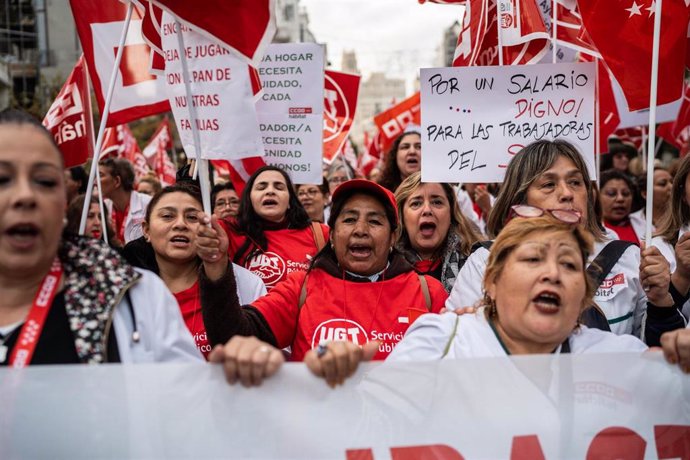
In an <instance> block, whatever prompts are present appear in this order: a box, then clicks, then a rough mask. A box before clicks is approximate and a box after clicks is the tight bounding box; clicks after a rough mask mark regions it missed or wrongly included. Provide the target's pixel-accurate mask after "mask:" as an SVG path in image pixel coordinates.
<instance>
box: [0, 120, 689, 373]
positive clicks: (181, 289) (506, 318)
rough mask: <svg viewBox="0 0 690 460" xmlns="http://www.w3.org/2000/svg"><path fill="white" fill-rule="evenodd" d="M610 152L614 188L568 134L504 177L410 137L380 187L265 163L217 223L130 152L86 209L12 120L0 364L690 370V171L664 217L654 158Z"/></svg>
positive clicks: (5, 176) (186, 182) (664, 178)
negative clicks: (537, 360)
mask: <svg viewBox="0 0 690 460" xmlns="http://www.w3.org/2000/svg"><path fill="white" fill-rule="evenodd" d="M611 150H612V151H611V154H610V155H608V156H607V157H606V158H607V161H610V162H611V164H610V165H609V166H610V168H608V169H607V170H605V171H603V172H602V174H601V176H600V179H599V188H597V183H596V181H592V180H591V178H590V176H589V172H588V170H587V167H586V165H585V162H584V160H583V158H582V156H581V154H580V152H578V151H577V150H576V149H575V148H574V147H573V146H572V145H570V144H568V143H567V142H564V141H539V142H535V143H533V144H530V145H528V146H526V147H524V148H523V149H522V150H521V151H520V152H519V153H517V154H516V155H515V156H514V157H513V158H512V160H511V162H510V163H509V164H508V167H507V170H506V175H505V179H504V182H503V183H502V184H446V183H426V182H423V181H422V177H421V174H420V169H421V155H422V149H421V136H420V134H419V132H418V131H416V130H414V129H409V130H408V131H407V132H405V133H403V134H402V135H401V136H400V137H399V138H398V139H396V140H395V142H394V143H393V145H392V148H391V150H390V152H388V153H387V155H386V156H385V158H384V159H383V161H382V164H381V165H380V167H376V168H375V169H376V170H377V171H376V174H375V176H378V182H376V181H372V180H368V179H367V178H362V177H357V174H356V172H355V171H354V170H353V169H352V168H351V167H350V166H349V165H348V164H347V163H345V162H342V161H335V162H334V163H332V164H331V165H330V166H329V167H328V168H327V170H325V171H324V176H323V180H322V181H321V182H319V183H317V184H299V185H296V186H295V185H293V183H292V181H291V179H290V177H289V175H288V174H286V173H285V172H284V171H282V170H281V169H279V168H277V167H273V166H266V167H263V168H260V169H259V170H257V171H256V172H255V173H254V174H252V176H251V177H250V178H249V180H248V181H247V183H246V186H245V187H244V190H242V191H240V193H238V192H237V191H236V190H235V188H234V186H233V185H232V183H231V182H222V181H220V182H218V183H217V184H216V185H215V186H214V187H213V191H212V196H211V203H212V214H210V215H207V214H205V213H204V212H203V211H202V209H203V207H202V202H203V200H202V197H201V192H200V191H199V188H198V186H197V184H196V183H195V182H194V181H192V180H191V179H180V178H178V183H176V184H174V185H170V186H167V187H161V184H160V182H158V180H157V179H156V178H155V177H148V176H146V177H142V178H140V179H139V180H138V181H137V180H136V179H135V174H134V170H133V168H132V165H131V164H129V162H127V161H126V160H124V159H104V160H101V161H100V163H99V173H100V183H99V185H98V187H96V189H97V190H96V191H95V193H94V196H92V197H86V196H85V195H84V192H85V189H86V182H87V181H88V177H87V175H86V173H85V172H84V169H83V168H79V167H77V168H70V169H67V170H65V168H64V167H63V164H62V156H61V154H60V151H59V149H58V148H57V146H56V145H55V143H54V141H53V139H52V137H51V135H50V134H49V133H48V132H47V131H46V130H45V129H44V128H43V127H42V126H41V124H40V123H38V122H36V121H35V120H33V119H32V118H31V117H29V116H28V115H26V114H24V113H22V112H17V111H5V112H2V113H0V205H1V207H0V216H1V217H0V291H2V293H3V295H2V299H0V364H1V365H13V366H21V365H26V364H67V363H106V362H123V363H129V362H162V361H200V362H203V359H204V358H206V359H207V360H209V361H211V362H213V363H222V365H223V367H224V370H225V373H226V376H227V378H228V380H229V381H230V382H234V381H237V380H239V381H241V382H242V383H243V384H245V385H256V384H259V383H261V381H262V380H263V379H264V378H267V377H270V376H271V375H273V374H274V373H275V372H277V371H278V369H279V368H280V365H281V363H282V362H283V361H284V360H285V359H289V360H292V361H304V362H305V363H306V365H307V366H308V367H309V369H311V371H312V372H313V373H314V374H316V375H317V376H319V377H323V378H324V379H326V381H327V382H328V383H329V384H331V385H335V384H338V383H342V382H343V381H344V379H346V378H347V377H348V376H349V375H351V374H352V373H353V372H354V371H355V369H356V368H357V365H358V363H359V362H360V361H362V360H369V359H374V360H379V359H380V360H382V359H388V360H398V361H399V360H405V361H414V360H438V359H450V358H455V357H482V356H506V355H518V354H538V353H606V352H616V351H630V352H644V351H646V350H647V348H648V347H656V346H660V347H661V348H662V349H663V353H664V355H665V357H666V359H667V361H668V362H669V363H671V364H678V365H680V367H681V369H682V370H683V371H684V372H688V373H690V329H689V328H688V318H689V317H690V300H689V298H690V232H688V231H687V229H688V228H690V227H689V225H690V206H689V205H688V203H689V202H690V192H688V190H689V187H688V184H687V180H688V174H689V173H690V158H688V157H685V158H684V159H682V160H680V163H679V164H678V165H677V168H676V172H675V174H673V175H672V174H671V172H670V171H668V170H666V169H664V168H662V167H661V166H658V167H656V168H655V169H654V171H653V175H652V177H651V180H653V181H654V184H653V185H654V200H653V207H652V208H653V209H651V210H649V209H645V202H644V198H645V192H646V190H645V189H646V175H638V176H635V175H633V174H632V173H631V168H630V165H631V160H632V159H633V158H634V157H635V156H636V151H635V149H634V148H630V147H628V146H625V145H624V144H615V145H613V146H612V149H611ZM99 194H100V197H99ZM102 200H103V202H104V203H105V204H104V206H103V207H101V206H100V205H99V203H100V202H101V201H102ZM85 204H86V205H88V214H87V215H86V229H85V231H83V232H82V233H83V234H82V235H79V224H80V221H81V211H82V209H83V207H84V206H85ZM647 213H651V214H652V220H653V224H654V229H655V236H654V238H653V240H652V241H651V242H647V244H645V241H644V221H645V216H646V215H647ZM104 233H105V234H104ZM104 237H105V238H104ZM104 240H105V241H107V243H106V242H105V241H104ZM46 299H47V300H46ZM40 302H43V303H47V305H48V306H47V308H39V307H40V305H39V303H40ZM28 323H31V325H32V328H31V329H32V330H31V331H28V330H27V329H28V328H27V326H26V325H27V324H28ZM36 325H38V329H36ZM36 330H37V331H38V332H36Z"/></svg>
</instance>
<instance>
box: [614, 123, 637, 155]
mask: <svg viewBox="0 0 690 460" xmlns="http://www.w3.org/2000/svg"><path fill="white" fill-rule="evenodd" d="M613 137H617V138H618V139H620V141H621V142H623V143H624V144H629V145H632V146H633V147H635V149H636V150H638V151H639V150H640V148H641V147H642V130H641V129H640V128H625V129H619V130H617V131H616V132H615V133H614V134H613Z"/></svg>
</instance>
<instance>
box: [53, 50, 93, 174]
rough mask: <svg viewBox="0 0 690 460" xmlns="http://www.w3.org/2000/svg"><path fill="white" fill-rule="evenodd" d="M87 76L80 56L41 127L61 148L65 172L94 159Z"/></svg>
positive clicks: (84, 64) (82, 58)
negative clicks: (89, 159) (44, 128)
mask: <svg viewBox="0 0 690 460" xmlns="http://www.w3.org/2000/svg"><path fill="white" fill-rule="evenodd" d="M86 72H87V70H86V63H85V62H84V56H83V55H82V56H81V57H80V58H79V60H78V61H77V64H76V65H75V66H74V69H72V73H70V75H69V77H67V81H66V82H65V84H64V85H63V86H62V89H61V90H60V92H59V93H58V95H57V97H56V98H55V101H54V102H53V105H51V106H50V109H48V112H47V113H46V116H45V118H44V119H43V126H45V127H46V128H47V129H48V130H49V131H50V132H51V133H52V134H53V137H54V138H55V143H57V145H58V147H60V151H61V152H62V156H63V158H64V162H65V168H71V167H72V166H77V165H80V164H83V163H85V162H86V159H87V158H90V157H92V156H93V126H92V120H93V118H92V117H91V97H90V92H89V85H88V79H87V74H86Z"/></svg>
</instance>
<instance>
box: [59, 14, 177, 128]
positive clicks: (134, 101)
mask: <svg viewBox="0 0 690 460" xmlns="http://www.w3.org/2000/svg"><path fill="white" fill-rule="evenodd" d="M70 5H71V6H72V14H73V15H74V21H75V24H76V26H77V32H78V33H79V40H80V41H81V45H82V48H83V49H84V57H85V59H86V62H87V63H88V68H89V75H90V76H91V83H92V85H93V88H94V91H95V93H96V100H97V102H98V108H99V110H100V112H101V113H103V107H104V105H105V96H106V91H107V84H108V82H109V81H110V76H111V74H112V72H113V68H114V65H115V55H116V52H117V47H118V45H119V41H120V34H121V33H122V28H123V26H124V19H125V15H126V13H127V8H128V7H127V5H125V4H123V3H120V2H116V1H113V0H110V1H100V2H94V1H93V0H70ZM141 24H142V20H141V15H140V14H139V12H138V10H137V9H136V8H135V9H134V11H133V13H132V21H131V24H130V28H129V32H128V34H127V41H126V43H125V46H124V49H123V55H122V62H121V63H120V66H119V68H118V73H117V79H116V83H115V89H114V92H113V99H112V102H111V106H110V115H109V117H108V126H116V125H118V124H122V123H126V122H128V121H131V120H136V119H138V118H141V117H145V116H149V115H154V114H157V113H161V112H166V111H168V110H170V104H169V103H168V98H167V94H166V93H165V88H164V84H163V82H162V81H159V80H157V79H156V76H155V75H151V73H150V72H149V68H148V62H149V56H150V48H149V46H148V45H147V44H146V42H145V41H144V39H143V37H142V35H141Z"/></svg>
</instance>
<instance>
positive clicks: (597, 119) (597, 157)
mask: <svg viewBox="0 0 690 460" xmlns="http://www.w3.org/2000/svg"><path fill="white" fill-rule="evenodd" d="M555 3H556V2H555V0H554V4H555ZM554 63H555V61H554ZM594 65H595V67H594V74H595V75H596V84H595V91H596V93H595V96H596V97H595V98H594V115H595V118H594V120H595V123H596V129H595V130H594V157H595V161H596V163H597V187H599V186H600V185H601V179H600V178H601V149H600V146H601V110H600V107H599V89H600V86H599V59H596V58H595V59H594Z"/></svg>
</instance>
